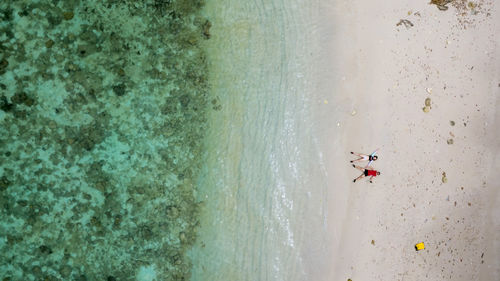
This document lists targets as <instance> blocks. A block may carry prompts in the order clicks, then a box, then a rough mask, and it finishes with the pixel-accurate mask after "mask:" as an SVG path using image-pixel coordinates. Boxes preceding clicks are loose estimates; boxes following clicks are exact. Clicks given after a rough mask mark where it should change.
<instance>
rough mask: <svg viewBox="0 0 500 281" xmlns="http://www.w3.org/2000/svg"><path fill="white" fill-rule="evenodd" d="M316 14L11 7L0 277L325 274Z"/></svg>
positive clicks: (278, 4)
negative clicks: (322, 272)
mask: <svg viewBox="0 0 500 281" xmlns="http://www.w3.org/2000/svg"><path fill="white" fill-rule="evenodd" d="M320 12H321V7H320V4H319V1H296V0H293V1H287V2H282V1H274V0H273V1H264V2H249V1H229V0H221V1H215V0H210V1H201V0H189V1H174V0H168V1H163V0H145V1H133V0H124V1H115V0H107V1H98V0H88V1H78V0H76V1H48V0H40V1H24V0H15V1H2V2H1V3H0V16H1V19H2V21H1V23H0V51H1V52H0V206H1V209H0V279H1V280H79V281H83V280H107V281H114V280H139V281H153V280H156V281H160V280H233V281H234V280H319V279H318V278H319V277H320V276H321V271H322V270H323V269H324V268H326V267H327V266H328V265H327V264H326V260H327V259H326V257H327V256H328V254H329V248H328V245H329V243H328V237H326V228H327V216H326V214H327V211H328V210H327V206H328V204H327V202H326V198H327V196H326V193H327V190H326V187H327V183H326V167H325V160H324V159H323V158H324V156H323V150H322V147H324V146H323V145H322V143H323V142H324V139H323V140H320V137H319V136H321V129H322V128H324V124H325V123H324V122H319V121H318V120H319V119H318V112H319V111H321V110H318V108H319V107H320V106H321V105H323V104H326V103H327V100H324V98H323V97H324V95H322V94H324V93H322V92H321V91H320V90H319V89H318V87H319V86H318V85H319V83H318V81H319V80H321V79H322V78H324V73H322V69H321V68H318V65H323V64H324V63H322V61H321V58H322V54H321V46H320V44H319V42H320V41H321V40H320V38H319V32H318V31H319V26H320V25H321V24H320V22H319V15H320ZM320 97H321V98H320Z"/></svg>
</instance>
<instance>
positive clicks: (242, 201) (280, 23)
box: [190, 1, 328, 280]
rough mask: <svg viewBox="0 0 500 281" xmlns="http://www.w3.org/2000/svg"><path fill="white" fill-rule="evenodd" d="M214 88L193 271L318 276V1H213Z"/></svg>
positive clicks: (322, 256) (321, 207)
mask: <svg viewBox="0 0 500 281" xmlns="http://www.w3.org/2000/svg"><path fill="white" fill-rule="evenodd" d="M206 11H207V13H208V14H213V15H217V17H215V18H213V19H212V21H213V34H214V36H213V38H212V39H211V40H212V41H210V42H209V44H208V51H207V52H208V58H209V61H210V62H211V63H212V64H211V65H210V66H209V69H210V81H211V85H212V86H213V87H212V89H211V95H213V96H216V99H217V103H218V104H220V106H221V110H220V111H218V112H211V113H210V115H209V116H210V118H209V119H210V120H211V123H210V125H211V129H210V130H209V135H208V136H207V141H206V144H205V147H206V149H205V153H206V156H205V157H206V159H207V160H206V161H205V164H204V166H203V167H204V170H203V173H202V176H201V178H200V183H201V184H203V186H206V188H203V189H201V190H200V194H199V198H200V200H201V201H202V202H203V205H202V220H201V227H200V230H199V239H198V241H197V243H196V244H195V247H194V249H193V251H192V252H191V254H190V255H191V256H192V257H193V266H194V268H193V275H192V280H321V279H318V278H320V277H321V275H320V274H321V271H322V270H324V269H325V266H326V257H327V255H328V243H326V242H327V239H328V238H327V237H326V236H325V233H326V231H325V228H326V222H325V220H326V211H327V204H326V203H327V202H325V200H326V199H325V198H326V196H325V194H326V190H325V188H326V183H325V178H326V177H325V166H324V165H325V164H324V162H323V161H324V160H323V158H322V154H321V149H320V148H321V143H320V140H319V139H318V129H319V128H320V127H319V124H318V122H317V121H316V120H317V119H316V117H317V116H316V115H315V113H316V111H317V108H318V107H319V106H320V105H322V104H323V100H322V99H319V92H318V88H317V87H318V84H317V83H315V81H318V80H319V79H320V78H319V77H321V76H322V74H321V73H320V69H315V66H318V65H320V64H319V62H318V59H319V57H320V55H319V52H320V46H319V44H318V42H319V41H320V39H319V38H318V36H319V35H318V26H317V25H318V24H319V19H318V18H319V14H320V7H319V3H318V2H307V3H306V2H303V1H290V2H287V3H284V2H279V1H268V2H235V1H214V2H211V3H207V8H206Z"/></svg>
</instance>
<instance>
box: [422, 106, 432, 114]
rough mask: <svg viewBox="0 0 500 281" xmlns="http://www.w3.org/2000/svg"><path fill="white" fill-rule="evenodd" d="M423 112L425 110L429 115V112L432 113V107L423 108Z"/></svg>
mask: <svg viewBox="0 0 500 281" xmlns="http://www.w3.org/2000/svg"><path fill="white" fill-rule="evenodd" d="M422 110H423V111H424V112H425V113H427V112H429V111H431V107H430V106H424V107H423V108H422Z"/></svg>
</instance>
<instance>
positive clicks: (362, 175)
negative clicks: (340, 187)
mask: <svg viewBox="0 0 500 281" xmlns="http://www.w3.org/2000/svg"><path fill="white" fill-rule="evenodd" d="M364 176H365V174H364V173H363V174H361V175H360V176H359V177H357V178H355V179H354V180H353V182H356V181H357V180H359V179H361V178H363V177H364Z"/></svg>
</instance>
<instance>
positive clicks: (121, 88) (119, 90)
mask: <svg viewBox="0 0 500 281" xmlns="http://www.w3.org/2000/svg"><path fill="white" fill-rule="evenodd" d="M126 89H127V87H126V86H125V85H124V84H119V85H115V86H113V92H114V93H115V95H117V96H119V97H121V96H123V95H125V91H126Z"/></svg>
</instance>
